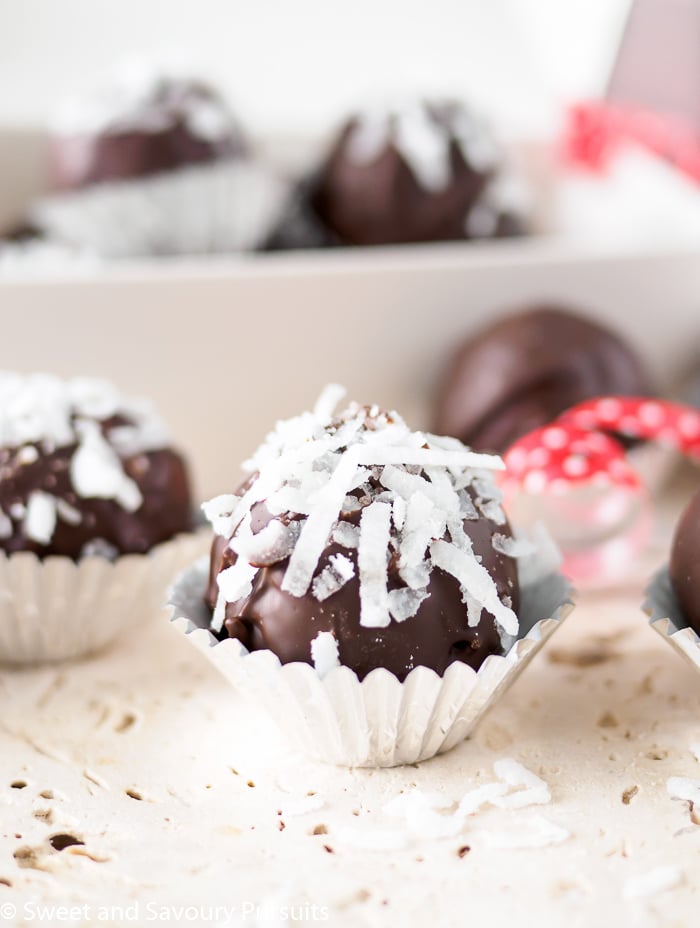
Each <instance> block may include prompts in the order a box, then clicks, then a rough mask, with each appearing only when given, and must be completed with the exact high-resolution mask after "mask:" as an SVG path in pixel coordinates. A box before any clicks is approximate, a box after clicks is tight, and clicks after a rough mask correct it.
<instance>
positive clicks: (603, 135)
mask: <svg viewBox="0 0 700 928" xmlns="http://www.w3.org/2000/svg"><path fill="white" fill-rule="evenodd" d="M630 142H632V143H634V144H637V145H641V146H642V147H644V148H646V149H647V150H648V151H651V152H653V153H654V154H656V155H658V156H659V157H660V158H663V159H665V160H666V161H670V162H671V163H672V164H674V165H675V166H676V167H677V168H678V170H679V171H682V172H683V173H685V174H687V175H688V176H689V177H692V178H694V179H695V180H698V181H700V138H698V136H697V134H696V133H695V132H694V131H693V129H692V128H691V127H690V126H688V125H686V124H685V123H684V122H683V121H681V120H679V119H672V118H670V117H668V116H662V115H661V114H659V113H654V112H652V111H650V110H644V109H641V108H639V107H628V106H624V107H623V106H611V105H608V104H602V103H578V104H576V105H575V106H572V107H571V108H570V109H569V112H568V118H567V124H566V128H565V132H564V139H563V155H564V158H565V159H566V160H568V161H570V162H573V163H574V164H578V165H583V166H585V167H588V168H590V169H591V170H594V171H602V170H604V169H605V166H606V164H607V162H608V160H609V159H610V157H611V156H612V155H614V154H615V153H616V152H617V151H619V149H620V148H621V147H624V145H626V144H629V143H630Z"/></svg>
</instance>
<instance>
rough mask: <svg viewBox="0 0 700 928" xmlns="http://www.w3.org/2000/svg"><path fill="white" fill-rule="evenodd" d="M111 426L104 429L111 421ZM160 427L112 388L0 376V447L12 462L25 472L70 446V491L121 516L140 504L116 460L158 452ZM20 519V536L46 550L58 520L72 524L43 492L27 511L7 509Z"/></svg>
mask: <svg viewBox="0 0 700 928" xmlns="http://www.w3.org/2000/svg"><path fill="white" fill-rule="evenodd" d="M111 419H116V420H117V423H119V424H117V423H115V424H114V425H113V426H110V420H111ZM167 442H168V437H167V433H166V430H165V427H164V425H163V423H162V421H161V420H160V419H159V417H158V416H157V415H156V414H155V413H154V411H153V409H152V408H151V406H150V404H148V403H146V402H144V401H141V400H133V399H128V398H126V397H124V396H122V395H121V394H120V392H119V391H118V390H117V388H116V387H115V386H113V385H112V384H110V383H108V382H106V381H103V380H99V379H94V378H88V377H77V378H73V379H71V380H61V379H60V378H58V377H54V376H52V375H49V374H30V375H23V374H14V373H8V372H0V446H1V447H3V448H7V449H14V463H15V464H16V465H18V466H22V467H24V466H26V467H29V466H31V465H32V464H34V463H35V462H37V461H38V460H39V458H40V456H41V453H42V452H44V453H46V454H51V453H53V452H55V451H56V449H58V448H71V447H73V446H74V450H73V451H72V455H71V458H70V478H71V483H72V487H73V490H74V491H75V493H76V494H77V495H78V497H82V498H83V499H88V498H90V499H94V498H99V499H109V500H112V501H114V502H115V503H116V504H117V505H119V506H121V507H122V508H123V509H125V510H127V511H128V512H133V511H135V510H137V509H138V508H139V507H140V506H141V503H142V498H141V493H140V490H139V488H138V486H137V484H136V483H135V481H134V480H132V479H131V477H129V476H128V474H127V473H126V472H125V470H124V467H123V463H122V458H121V456H122V455H123V456H127V455H130V454H137V453H140V452H146V451H151V450H157V449H161V448H165V447H166V446H167ZM8 509H9V516H11V517H12V519H15V520H17V521H23V531H24V532H25V534H26V536H27V537H28V538H30V539H31V540H32V541H35V542H36V543H37V544H42V545H48V544H49V543H50V542H51V539H52V537H53V534H54V530H55V528H56V523H57V520H58V519H61V520H62V521H64V522H66V523H68V524H70V525H77V524H79V523H80V522H81V519H82V516H81V514H80V512H79V510H78V509H77V508H76V506H74V505H71V504H69V503H68V502H67V501H66V500H64V499H62V498H59V497H54V496H52V495H51V494H50V493H45V492H39V491H37V492H34V493H32V494H31V496H30V498H29V499H28V501H27V505H26V506H23V505H22V504H21V503H15V504H13V505H11V506H9V507H8ZM12 531H13V526H12V523H11V521H10V519H9V518H8V514H5V513H3V514H2V516H1V517H0V537H3V538H6V537H10V535H11V534H12Z"/></svg>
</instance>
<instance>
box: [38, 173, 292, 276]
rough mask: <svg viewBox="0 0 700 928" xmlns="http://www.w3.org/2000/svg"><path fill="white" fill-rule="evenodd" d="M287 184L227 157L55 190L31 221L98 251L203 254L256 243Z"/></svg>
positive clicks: (107, 255) (243, 248)
mask: <svg viewBox="0 0 700 928" xmlns="http://www.w3.org/2000/svg"><path fill="white" fill-rule="evenodd" d="M288 191H289V184H288V182H287V181H286V180H284V179H283V178H282V177H281V176H279V175H278V174H276V173H275V172H273V171H272V170H270V169H269V168H268V167H267V166H265V165H263V164H261V163H259V162H258V161H255V160H252V159H244V158H238V159H232V160H227V161H221V162H216V163H211V164H206V165H203V166H195V167H190V168H182V169H180V170H177V171H171V172H169V173H166V174H160V175H156V176H154V177H149V178H144V179H143V180H129V181H122V182H118V183H104V184H96V185H95V186H93V187H90V188H88V189H86V190H82V191H79V192H76V193H64V194H56V195H54V196H50V197H46V198H45V199H43V200H40V201H39V202H38V203H36V204H35V206H34V208H33V210H32V213H31V220H32V223H33V224H34V225H36V226H37V228H39V229H40V230H41V231H42V232H43V233H44V234H45V235H46V236H48V238H50V239H52V240H55V241H57V242H60V243H62V244H64V245H66V246H69V247H72V248H76V249H80V250H82V251H85V252H88V253H92V254H95V255H98V256H100V257H103V258H138V257H149V256H158V255H201V254H217V253H218V254H222V253H231V252H242V251H250V250H252V249H255V248H257V247H258V246H259V245H260V244H261V243H262V242H263V241H264V240H265V239H266V238H267V237H268V235H269V234H270V231H271V229H272V228H273V226H274V224H275V223H276V222H277V221H278V219H279V216H280V214H281V212H282V209H283V207H284V204H285V202H286V198H287V196H288Z"/></svg>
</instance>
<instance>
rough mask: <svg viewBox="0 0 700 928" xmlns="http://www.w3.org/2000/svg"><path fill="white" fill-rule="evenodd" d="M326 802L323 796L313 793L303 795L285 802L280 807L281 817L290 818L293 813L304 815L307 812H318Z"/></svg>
mask: <svg viewBox="0 0 700 928" xmlns="http://www.w3.org/2000/svg"><path fill="white" fill-rule="evenodd" d="M325 804H326V800H325V799H324V798H323V796H319V795H317V794H314V795H313V796H304V797H302V798H301V799H297V800H290V801H289V802H286V803H285V804H284V805H283V806H282V809H281V810H280V811H281V812H282V818H283V819H285V818H291V817H292V816H294V815H306V814H307V813H309V812H318V810H319V809H322V808H323V807H324V806H325Z"/></svg>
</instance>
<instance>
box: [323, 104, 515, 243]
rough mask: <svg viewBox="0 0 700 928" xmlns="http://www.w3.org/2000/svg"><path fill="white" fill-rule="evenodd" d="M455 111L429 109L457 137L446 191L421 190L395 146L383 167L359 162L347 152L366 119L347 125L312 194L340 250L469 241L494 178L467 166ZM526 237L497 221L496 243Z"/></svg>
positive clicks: (503, 219)
mask: <svg viewBox="0 0 700 928" xmlns="http://www.w3.org/2000/svg"><path fill="white" fill-rule="evenodd" d="M451 108H452V105H451V104H444V105H431V106H429V107H427V110H428V112H429V113H430V114H431V116H432V118H433V119H434V120H435V122H436V123H437V124H439V125H440V126H441V127H442V131H443V132H444V133H446V134H448V135H449V137H450V143H449V146H450V154H449V157H450V163H451V168H452V171H451V179H450V181H449V183H448V184H447V185H446V186H445V188H444V189H441V190H438V191H435V190H427V189H426V188H425V187H423V186H422V185H421V183H420V182H419V180H418V179H417V178H416V177H415V176H414V174H413V172H412V170H411V168H410V167H409V165H408V163H407V162H406V160H405V159H404V157H403V156H402V154H401V152H400V150H399V149H398V148H397V147H396V146H395V145H394V144H387V145H386V146H385V148H384V150H383V151H382V152H381V153H380V154H379V156H378V157H377V158H376V159H375V160H373V161H370V162H367V163H358V162H357V161H356V160H354V159H353V158H352V157H350V156H349V154H348V150H347V149H348V140H349V138H350V137H351V135H352V133H353V131H354V130H355V129H356V127H357V125H358V122H359V120H358V119H357V118H354V119H351V120H350V121H349V122H348V123H346V125H345V126H344V127H343V129H342V130H341V131H340V133H339V135H338V137H337V139H336V141H335V143H334V144H333V146H332V148H331V151H330V153H329V154H328V156H327V158H326V160H325V162H324V163H323V164H322V165H321V167H320V169H319V170H318V172H317V174H316V176H315V177H314V178H313V180H312V181H311V183H310V194H309V196H310V200H309V202H310V205H311V208H312V210H313V211H314V213H315V214H316V216H317V217H318V218H319V220H320V221H321V223H322V224H323V225H324V226H325V227H326V229H327V230H328V234H329V235H330V236H331V237H332V238H333V239H335V240H336V243H337V244H341V245H392V244H403V243H409V242H440V241H453V240H459V239H465V238H468V237H469V235H468V233H467V230H466V221H467V216H468V215H469V213H470V211H471V209H472V208H473V207H474V206H475V205H476V204H477V203H478V201H479V198H480V197H481V195H482V194H483V193H484V190H485V188H486V186H487V184H488V182H489V180H490V179H491V178H492V176H493V171H492V170H482V169H480V168H477V167H475V166H474V165H471V164H469V163H467V161H466V160H465V157H464V155H463V153H462V150H461V148H460V146H459V144H458V142H457V140H456V139H455V137H454V136H453V135H452V134H451V132H450V129H449V113H450V110H451ZM520 231H522V230H521V228H520V223H519V221H518V220H517V218H516V217H515V216H512V215H510V214H506V213H498V214H497V215H496V217H495V225H494V230H493V233H492V236H493V237H500V236H504V235H515V234H518V233H519V232H520Z"/></svg>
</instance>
